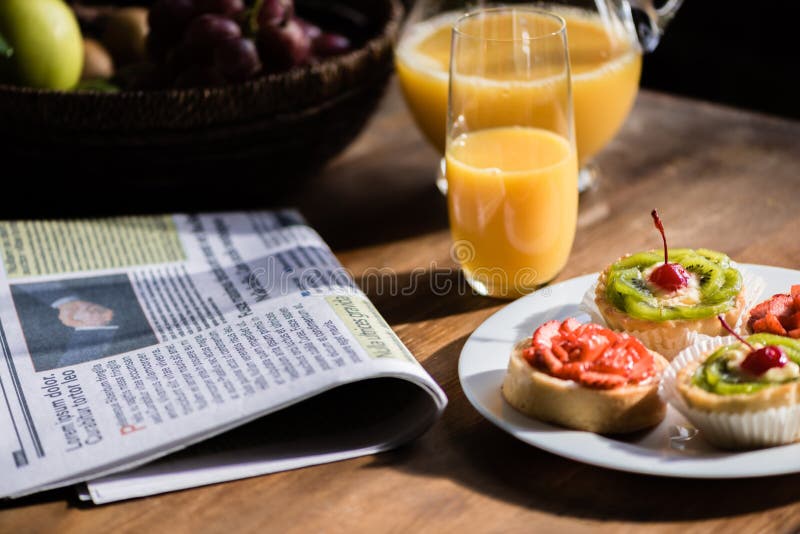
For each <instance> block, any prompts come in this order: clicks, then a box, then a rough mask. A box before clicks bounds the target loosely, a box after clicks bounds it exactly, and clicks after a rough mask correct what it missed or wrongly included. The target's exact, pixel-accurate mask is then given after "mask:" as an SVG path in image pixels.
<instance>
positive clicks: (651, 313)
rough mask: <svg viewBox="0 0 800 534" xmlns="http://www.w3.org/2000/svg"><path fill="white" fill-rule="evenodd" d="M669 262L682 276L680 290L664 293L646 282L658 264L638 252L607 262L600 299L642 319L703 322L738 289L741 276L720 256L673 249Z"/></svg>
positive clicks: (649, 254) (654, 254) (651, 256)
mask: <svg viewBox="0 0 800 534" xmlns="http://www.w3.org/2000/svg"><path fill="white" fill-rule="evenodd" d="M668 258H669V261H670V262H674V263H677V264H678V265H680V266H681V267H683V269H684V270H685V271H686V272H687V273H688V276H689V280H688V283H687V284H686V286H684V287H683V288H680V289H677V290H675V291H668V290H664V289H662V288H661V287H659V286H658V285H657V284H655V283H653V282H652V281H651V280H650V276H649V275H650V274H651V273H652V272H653V270H654V268H656V267H657V266H658V265H659V264H660V263H661V262H662V256H661V255H660V254H659V253H657V252H654V251H652V252H640V253H638V254H633V255H631V256H628V257H626V258H622V259H620V260H619V261H617V262H615V263H613V264H612V265H611V266H610V267H609V268H608V274H607V277H606V290H605V292H606V299H607V300H608V301H609V302H610V303H611V304H613V305H614V307H616V308H617V309H618V310H620V311H623V312H625V313H626V314H628V315H629V316H631V317H634V318H636V319H642V320H645V321H668V320H671V321H675V320H691V319H705V318H707V317H716V316H717V315H719V314H720V313H725V312H726V311H728V310H729V309H730V308H731V307H732V306H733V304H734V302H735V300H736V297H737V296H738V295H739V293H741V291H742V275H741V273H739V271H738V270H737V269H736V268H735V267H733V266H732V265H731V260H730V258H729V257H728V256H726V255H725V254H722V253H721V252H714V251H712V250H707V249H698V250H691V249H677V250H672V251H671V252H670V253H669V256H668Z"/></svg>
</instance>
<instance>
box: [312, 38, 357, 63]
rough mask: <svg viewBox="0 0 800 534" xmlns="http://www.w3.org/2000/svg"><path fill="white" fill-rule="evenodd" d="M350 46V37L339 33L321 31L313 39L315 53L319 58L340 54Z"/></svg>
mask: <svg viewBox="0 0 800 534" xmlns="http://www.w3.org/2000/svg"><path fill="white" fill-rule="evenodd" d="M350 48H351V46H350V39H348V38H347V37H345V36H344V35H339V34H338V33H328V32H324V33H320V34H319V35H318V36H317V37H316V38H314V40H313V51H314V55H315V56H316V57H318V58H325V57H332V56H338V55H341V54H344V53H345V52H347V51H349V50H350Z"/></svg>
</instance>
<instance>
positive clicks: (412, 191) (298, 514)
mask: <svg viewBox="0 0 800 534" xmlns="http://www.w3.org/2000/svg"><path fill="white" fill-rule="evenodd" d="M437 159H438V156H437V154H435V153H434V152H433V151H432V150H431V149H430V148H429V147H428V146H427V145H426V144H425V143H424V142H423V141H422V139H421V138H420V136H419V135H418V133H417V131H416V129H415V128H414V127H413V125H412V124H411V121H410V119H409V118H408V116H407V114H406V112H405V110H404V108H403V105H402V102H401V101H400V98H399V96H398V94H397V90H396V88H394V87H392V88H391V90H390V93H389V95H388V97H387V99H386V101H385V102H384V104H383V108H382V111H381V113H380V114H379V115H378V116H377V117H376V118H375V119H374V121H373V122H372V124H371V125H370V127H369V128H368V130H367V131H366V132H365V133H364V135H363V136H362V137H361V138H360V140H359V141H358V142H357V143H356V144H354V145H353V146H352V147H351V148H350V150H349V151H348V152H347V153H346V154H344V155H343V156H342V157H341V158H339V159H338V160H337V161H336V162H334V164H332V165H331V166H330V167H329V168H328V170H327V171H326V172H325V173H324V174H323V175H322V176H320V177H318V178H317V179H315V180H314V182H313V183H312V186H311V188H310V189H309V191H310V194H309V195H308V196H307V197H306V198H304V199H301V200H299V203H300V205H301V206H302V207H303V209H304V210H305V212H306V214H307V215H308V217H309V219H311V221H312V223H314V224H315V225H316V226H317V227H318V228H319V230H320V231H321V233H322V234H323V236H324V237H325V238H326V239H328V241H329V242H330V243H331V245H332V246H333V247H334V249H335V250H336V251H337V252H338V255H339V258H340V259H341V260H342V262H343V263H344V264H345V266H347V267H348V268H349V269H351V270H352V272H353V273H354V275H355V276H356V278H357V279H358V277H359V275H360V274H361V273H363V272H364V271H365V270H366V269H368V268H374V267H377V268H389V269H393V270H394V271H395V272H396V273H398V274H399V281H400V284H403V283H407V282H409V281H410V280H411V279H412V278H413V277H412V276H411V273H412V271H413V270H414V269H419V268H422V269H424V275H423V276H421V277H420V278H418V280H417V281H418V283H419V287H418V288H417V289H416V291H415V292H413V294H411V295H407V296H394V297H386V296H382V295H379V294H375V291H372V293H373V294H371V295H370V296H371V297H372V298H373V300H374V302H375V304H376V305H377V307H378V308H379V310H380V311H381V312H382V313H383V314H384V316H385V317H386V319H387V320H388V321H389V323H390V324H391V325H392V326H393V327H394V328H395V330H396V331H397V333H398V334H399V335H400V337H401V338H402V339H403V341H404V342H405V343H406V344H407V345H408V347H409V348H410V349H411V351H412V352H413V353H414V354H415V355H416V356H417V357H418V358H419V360H420V361H421V362H422V364H423V365H424V366H425V368H426V369H427V370H428V371H429V372H430V373H431V375H433V377H434V378H435V379H436V380H437V381H438V382H439V383H440V384H441V385H442V387H443V388H444V389H445V391H446V392H447V395H448V396H449V398H450V405H449V407H448V409H447V411H446V413H445V414H444V416H443V417H442V419H441V420H440V421H439V422H438V423H436V424H435V425H434V427H433V428H432V429H431V430H430V431H429V432H428V433H427V434H425V435H424V436H423V437H422V438H420V439H419V440H417V441H416V442H414V443H413V444H411V445H408V446H406V447H403V448H402V449H400V450H397V451H394V452H390V453H385V454H381V455H378V456H373V457H366V458H360V459H356V460H350V461H346V462H340V463H337V464H330V465H324V466H319V467H312V468H307V469H301V470H297V471H292V472H287V473H280V474H276V475H270V476H264V477H259V478H254V479H250V480H242V481H238V482H232V483H227V484H219V485H215V486H210V487H206V488H199V489H194V490H188V491H183V492H178V493H172V494H168V495H162V496H157V497H152V498H147V499H140V500H136V501H132V502H124V503H120V504H116V505H109V506H103V507H85V506H82V505H78V504H76V503H75V502H74V500H73V499H71V497H70V495H71V494H70V493H69V492H68V491H66V490H62V491H56V492H51V493H46V494H44V495H39V496H34V497H31V498H27V499H24V500H22V501H18V502H12V503H7V504H4V505H2V506H3V508H4V509H3V510H2V511H0V532H9V533H11V532H27V531H54V532H61V533H67V532H111V531H136V532H318V531H325V532H350V531H366V532H381V531H393V532H417V531H422V532H437V533H438V532H473V531H479V532H486V531H491V532H499V531H504V532H506V531H533V530H535V531H545V532H546V531H563V532H572V531H581V530H589V529H594V528H597V527H602V528H604V529H606V530H609V531H610V530H613V531H633V530H635V529H638V528H640V527H642V526H652V527H656V529H658V530H664V531H682V532H705V531H706V530H710V529H726V531H727V530H733V529H736V530H738V531H742V532H745V531H787V532H788V531H796V530H797V529H798V528H800V475H792V476H783V477H773V478H766V479H754V480H745V481H735V480H732V481H708V482H695V481H687V480H680V479H667V478H656V477H649V476H640V475H633V474H626V473H621V472H616V471H610V470H606V469H601V468H596V467H591V466H588V465H584V464H580V463H576V462H572V461H569V460H565V459H562V458H560V457H558V456H554V455H552V454H549V453H546V452H542V451H540V450H537V449H535V448H533V447H530V446H528V445H525V444H524V443H521V442H519V441H517V440H515V439H514V438H512V437H510V436H509V435H507V434H505V433H504V432H502V431H500V430H498V429H497V428H496V427H494V426H493V425H492V424H491V423H489V422H488V421H486V420H485V419H484V418H483V417H481V416H480V415H478V413H477V412H476V411H475V410H474V409H473V408H472V406H471V405H470V404H469V403H468V402H467V400H466V399H465V397H464V394H463V392H462V391H461V388H460V386H459V383H458V378H457V373H456V366H457V361H458V356H459V352H460V351H461V347H462V346H463V344H464V342H465V340H466V338H467V336H468V335H469V334H470V333H471V332H472V331H473V330H474V329H475V328H476V327H477V326H478V325H479V324H480V323H481V322H482V321H483V320H484V319H486V317H488V316H489V315H490V314H491V313H493V312H494V311H496V310H497V309H498V308H499V307H500V306H502V304H503V303H502V302H499V301H495V300H490V299H485V298H481V297H477V296H472V295H469V294H463V292H462V293H461V294H459V292H458V291H452V292H450V293H449V294H447V295H444V296H437V295H435V294H434V291H433V290H432V289H431V284H432V282H433V281H434V280H437V277H438V280H439V281H441V279H442V277H445V279H450V280H451V281H452V283H453V284H458V283H459V278H458V276H457V275H455V274H448V273H452V272H453V271H452V268H453V267H454V265H453V263H452V260H451V259H450V257H449V236H448V232H447V220H446V211H445V204H444V200H443V198H442V197H441V195H440V194H439V193H438V191H436V190H435V188H434V186H433V171H434V168H435V166H436V163H437ZM598 163H599V164H600V166H601V167H602V169H603V172H604V176H603V180H602V182H601V184H600V187H599V189H598V190H596V191H594V192H591V193H589V194H587V195H585V196H584V197H582V198H581V211H580V222H579V230H578V235H577V239H576V241H575V246H574V249H573V252H572V257H571V259H570V262H569V264H568V265H567V267H566V269H565V270H564V272H563V273H562V274H561V276H560V277H559V279H567V278H571V277H573V276H576V275H580V274H584V273H589V272H593V271H596V270H598V269H600V268H601V267H603V266H604V265H605V264H606V263H608V262H609V261H610V260H612V259H614V258H616V257H617V256H619V255H621V254H623V253H625V252H628V251H634V250H638V249H643V248H646V247H655V246H657V245H658V243H659V242H658V238H657V236H656V234H655V233H654V231H653V229H652V225H651V221H650V217H649V211H650V210H651V209H652V208H653V207H658V208H659V210H660V212H661V214H662V216H663V218H664V220H665V221H666V224H667V225H668V227H669V234H670V240H671V243H672V244H674V245H675V246H708V247H712V248H715V249H718V250H723V251H726V252H728V253H729V254H730V255H731V256H733V257H734V258H735V259H737V260H740V261H743V262H757V263H768V264H772V265H779V266H784V267H793V268H798V267H800V239H799V238H798V237H799V234H800V232H799V231H800V211H798V209H797V206H798V205H800V123H796V122H788V121H782V120H779V119H775V118H769V117H766V116H760V115H755V114H750V113H745V112H741V111H736V110H732V109H726V108H721V107H717V106H713V105H708V104H702V103H697V102H692V101H689V100H683V99H678V98H673V97H669V96H665V95H660V94H654V93H648V92H645V93H643V94H641V95H640V96H639V99H638V101H637V105H636V109H635V111H634V113H633V115H632V116H631V118H630V119H629V120H628V123H627V124H626V126H625V128H624V131H623V132H622V133H621V134H620V135H619V136H618V137H617V139H616V140H615V141H614V142H613V143H612V144H611V145H610V146H609V147H608V148H607V149H606V150H605V151H604V152H603V154H602V156H601V157H600V158H599V159H598Z"/></svg>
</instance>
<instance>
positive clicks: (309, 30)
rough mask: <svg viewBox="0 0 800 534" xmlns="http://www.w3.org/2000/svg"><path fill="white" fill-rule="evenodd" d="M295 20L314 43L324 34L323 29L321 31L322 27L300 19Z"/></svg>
mask: <svg viewBox="0 0 800 534" xmlns="http://www.w3.org/2000/svg"><path fill="white" fill-rule="evenodd" d="M294 20H295V21H296V22H297V24H299V25H300V27H301V28H303V31H304V32H305V33H306V35H308V38H309V39H311V40H312V41H313V40H314V39H316V38H317V37H319V36H320V35H321V34H322V29H320V27H319V26H317V25H316V24H314V23H313V22H308V21H307V20H305V19H301V18H300V17H295V18H294Z"/></svg>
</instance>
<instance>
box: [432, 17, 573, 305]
mask: <svg viewBox="0 0 800 534" xmlns="http://www.w3.org/2000/svg"><path fill="white" fill-rule="evenodd" d="M565 28H566V25H565V22H564V19H563V18H561V17H559V16H557V15H554V14H552V13H549V12H546V11H542V10H538V9H533V8H523V7H503V8H494V9H484V10H479V11H475V12H472V13H469V14H467V15H465V16H463V17H461V18H459V19H458V20H457V21H456V23H455V25H454V27H453V38H452V53H451V59H450V97H449V105H448V115H447V143H446V148H445V161H446V176H447V182H448V188H447V198H448V210H449V214H450V228H451V232H452V236H453V240H454V242H455V252H456V256H457V258H458V259H459V261H460V262H461V267H462V269H463V271H464V274H465V276H466V279H467V281H468V282H469V284H470V285H471V286H472V287H473V289H475V290H476V291H477V292H478V293H480V294H482V295H488V296H493V297H501V298H515V297H518V296H520V295H523V294H525V293H529V292H531V291H533V290H534V289H536V288H537V287H539V286H541V285H542V284H545V283H547V282H549V281H550V280H552V279H553V278H554V277H555V276H556V275H557V274H558V273H559V271H561V269H563V268H564V265H565V264H566V262H567V258H568V256H569V253H570V249H571V248H572V241H573V239H574V237H575V225H576V220H577V210H578V187H577V182H578V160H577V157H576V149H575V126H574V122H573V109H572V94H571V91H572V88H571V84H570V64H569V57H568V52H567V36H566V31H565Z"/></svg>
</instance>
